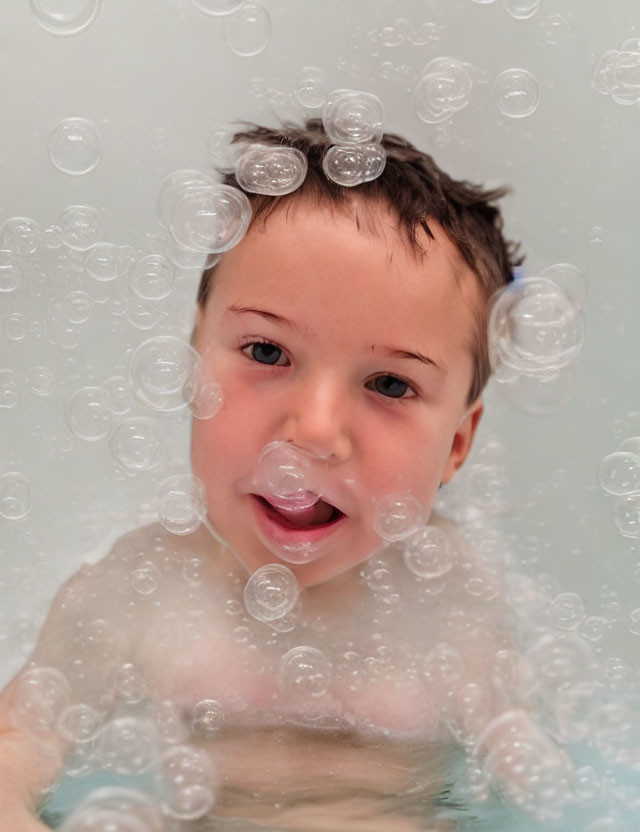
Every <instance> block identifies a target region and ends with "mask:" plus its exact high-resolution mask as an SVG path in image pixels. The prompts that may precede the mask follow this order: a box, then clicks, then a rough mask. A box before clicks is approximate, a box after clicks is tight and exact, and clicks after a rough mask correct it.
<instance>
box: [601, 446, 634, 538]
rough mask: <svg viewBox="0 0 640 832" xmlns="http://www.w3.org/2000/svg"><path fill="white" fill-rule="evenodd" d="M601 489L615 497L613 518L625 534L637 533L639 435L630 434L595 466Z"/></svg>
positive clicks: (625, 535)
mask: <svg viewBox="0 0 640 832" xmlns="http://www.w3.org/2000/svg"><path fill="white" fill-rule="evenodd" d="M598 480H599V482H600V487H601V488H602V490H603V491H604V492H605V493H606V494H608V495H610V496H612V497H614V504H613V519H614V522H615V524H616V526H617V528H618V531H619V532H620V534H622V535H623V536H624V537H632V538H633V537H635V538H638V537H640V437H637V436H630V437H628V438H627V439H625V440H624V442H622V444H621V446H620V450H618V451H614V453H611V454H608V455H607V456H605V457H604V459H603V460H602V461H601V462H600V465H599V466H598Z"/></svg>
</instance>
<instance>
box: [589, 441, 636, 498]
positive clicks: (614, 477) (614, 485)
mask: <svg viewBox="0 0 640 832" xmlns="http://www.w3.org/2000/svg"><path fill="white" fill-rule="evenodd" d="M598 479H599V481H600V485H601V487H602V489H603V490H604V491H606V492H607V494H615V495H617V496H623V495H627V494H634V493H636V492H640V457H639V456H636V454H633V453H630V452H629V451H618V452H616V453H613V454H609V455H608V456H605V458H604V459H603V460H602V462H601V463H600V466H599V468H598Z"/></svg>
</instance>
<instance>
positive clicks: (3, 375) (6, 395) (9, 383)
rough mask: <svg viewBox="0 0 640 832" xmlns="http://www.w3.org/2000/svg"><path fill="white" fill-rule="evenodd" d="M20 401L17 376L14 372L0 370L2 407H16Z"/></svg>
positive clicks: (0, 405) (0, 404) (0, 399)
mask: <svg viewBox="0 0 640 832" xmlns="http://www.w3.org/2000/svg"><path fill="white" fill-rule="evenodd" d="M19 401H20V393H19V392H18V384H17V382H16V374H15V373H14V372H13V370H0V407H6V408H10V407H15V406H16V405H17V404H18V402H19Z"/></svg>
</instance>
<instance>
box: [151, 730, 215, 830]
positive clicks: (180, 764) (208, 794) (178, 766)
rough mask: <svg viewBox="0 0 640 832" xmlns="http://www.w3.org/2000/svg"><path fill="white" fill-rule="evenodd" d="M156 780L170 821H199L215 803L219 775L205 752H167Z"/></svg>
mask: <svg viewBox="0 0 640 832" xmlns="http://www.w3.org/2000/svg"><path fill="white" fill-rule="evenodd" d="M156 779H157V782H158V791H159V792H160V794H161V796H162V798H161V799H162V808H163V811H164V812H165V814H167V815H169V816H170V817H174V818H179V819H180V820H185V821H187V820H195V819H196V818H200V817H202V816H203V815H206V814H207V812H209V810H210V809H211V807H212V806H213V804H214V803H215V800H216V795H217V788H218V775H217V773H216V771H215V770H214V768H213V765H212V763H211V760H210V758H209V754H208V753H207V752H206V751H205V749H204V748H196V747H193V746H190V745H177V746H174V747H173V748H170V749H169V750H167V751H165V752H164V753H163V754H162V756H161V758H160V762H159V767H158V774H157V776H156Z"/></svg>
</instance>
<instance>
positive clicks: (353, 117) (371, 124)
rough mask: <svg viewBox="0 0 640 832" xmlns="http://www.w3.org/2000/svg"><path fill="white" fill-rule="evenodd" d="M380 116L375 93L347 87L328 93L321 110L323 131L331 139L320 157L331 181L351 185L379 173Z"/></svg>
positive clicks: (381, 163) (381, 153) (381, 166)
mask: <svg viewBox="0 0 640 832" xmlns="http://www.w3.org/2000/svg"><path fill="white" fill-rule="evenodd" d="M383 119H384V113H383V109H382V102H381V101H380V99H379V98H378V97H377V96H375V95H372V94H371V93H366V92H360V91H357V90H349V89H338V90H334V91H333V92H332V93H331V95H330V96H329V98H328V100H327V103H326V104H325V106H324V109H323V112H322V123H323V126H324V129H325V132H326V134H327V136H328V137H329V139H330V140H331V141H332V142H334V144H333V145H332V147H330V148H329V150H328V151H327V153H326V154H325V156H324V158H323V160H322V169H323V171H324V173H325V175H326V176H327V177H328V178H329V179H331V181H333V182H335V183H336V184H338V185H342V186H343V187H347V188H351V187H354V186H355V185H361V184H362V183H363V182H371V181H372V180H374V179H376V178H377V177H378V176H380V174H381V173H382V172H383V170H384V168H385V165H386V161H387V157H386V152H385V150H384V148H383V147H382V145H381V144H380V142H381V140H382V130H383Z"/></svg>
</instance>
